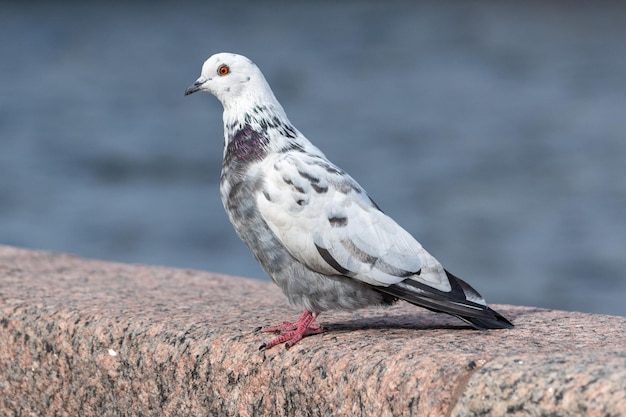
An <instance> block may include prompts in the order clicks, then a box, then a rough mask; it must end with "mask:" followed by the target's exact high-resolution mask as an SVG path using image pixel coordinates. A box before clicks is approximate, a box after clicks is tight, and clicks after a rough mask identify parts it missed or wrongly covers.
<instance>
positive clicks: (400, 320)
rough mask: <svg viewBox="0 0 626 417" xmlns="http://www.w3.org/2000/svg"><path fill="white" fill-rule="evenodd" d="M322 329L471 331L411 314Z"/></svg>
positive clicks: (364, 319) (333, 323)
mask: <svg viewBox="0 0 626 417" xmlns="http://www.w3.org/2000/svg"><path fill="white" fill-rule="evenodd" d="M323 326H324V329H325V330H326V331H327V332H329V333H331V332H338V333H341V332H346V331H354V330H452V329H471V326H468V325H464V324H463V323H459V324H453V323H445V322H443V321H442V320H438V319H436V318H431V317H420V316H415V315H413V314H403V315H397V316H382V317H363V318H358V319H352V320H345V321H337V322H330V323H328V322H327V323H324V325H323Z"/></svg>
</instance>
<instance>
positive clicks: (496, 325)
mask: <svg viewBox="0 0 626 417" xmlns="http://www.w3.org/2000/svg"><path fill="white" fill-rule="evenodd" d="M484 312H485V313H488V314H490V315H491V317H469V316H461V315H458V316H457V317H458V318H460V319H461V320H463V321H465V322H467V323H469V324H471V325H472V326H473V327H474V328H476V329H478V330H487V329H512V328H513V327H515V326H514V325H513V323H511V322H510V321H509V319H507V318H506V317H504V316H503V315H502V314H500V313H498V312H497V311H495V310H493V309H491V308H489V307H486V308H485V310H484Z"/></svg>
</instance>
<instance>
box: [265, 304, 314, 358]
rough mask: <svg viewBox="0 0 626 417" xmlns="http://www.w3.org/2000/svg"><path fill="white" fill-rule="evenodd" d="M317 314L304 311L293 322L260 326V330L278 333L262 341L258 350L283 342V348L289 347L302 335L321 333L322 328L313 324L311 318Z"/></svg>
mask: <svg viewBox="0 0 626 417" xmlns="http://www.w3.org/2000/svg"><path fill="white" fill-rule="evenodd" d="M317 316H318V314H314V313H311V312H310V311H304V312H303V313H302V314H301V315H300V317H299V318H298V320H296V321H295V322H293V323H292V322H288V321H286V322H283V323H282V324H278V325H276V326H265V327H262V328H261V329H260V331H262V332H279V334H280V335H279V336H278V337H277V338H275V339H273V340H270V341H269V342H267V343H263V344H262V345H261V346H260V347H259V350H262V351H263V350H267V349H269V348H271V347H274V346H276V345H279V344H281V343H285V348H286V349H289V348H291V347H292V346H293V345H295V344H296V343H298V342H299V341H300V340H301V339H302V338H303V337H306V336H310V335H313V334H319V333H322V332H323V331H324V329H323V328H322V327H321V326H320V325H317V324H313V320H315V319H316V318H317Z"/></svg>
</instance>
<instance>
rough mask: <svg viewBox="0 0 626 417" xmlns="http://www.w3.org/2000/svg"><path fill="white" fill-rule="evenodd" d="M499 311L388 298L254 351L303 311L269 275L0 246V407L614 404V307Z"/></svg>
mask: <svg viewBox="0 0 626 417" xmlns="http://www.w3.org/2000/svg"><path fill="white" fill-rule="evenodd" d="M495 308H496V309H497V310H498V311H500V312H501V313H503V314H504V315H506V316H507V317H509V318H510V319H512V320H513V321H514V323H515V324H516V326H517V327H516V328H515V329H513V330H493V331H485V332H481V331H474V330H470V329H468V328H467V327H465V326H464V325H463V324H462V323H461V322H459V321H456V320H455V319H454V318H451V317H447V316H444V315H437V314H434V313H431V312H428V311H425V310H421V309H419V308H416V307H413V306H410V305H407V304H398V305H396V306H393V307H389V308H372V309H368V310H361V311H357V312H353V313H339V312H337V313H327V314H325V315H322V316H321V317H320V320H319V321H320V323H321V324H323V325H324V326H325V327H327V328H328V331H327V332H326V333H324V334H323V335H318V336H311V337H307V338H305V339H304V340H302V341H301V342H300V343H298V344H297V345H295V346H294V347H293V348H291V349H290V350H285V349H284V348H282V347H276V348H273V349H270V350H268V351H265V352H260V351H259V350H258V347H259V345H261V343H262V342H264V341H266V340H267V339H268V337H271V335H268V334H262V333H255V332H254V329H255V328H256V327H258V326H261V325H266V324H275V323H277V322H281V321H283V320H286V319H294V318H296V317H297V315H298V314H299V311H297V310H294V309H293V308H290V307H289V306H287V304H286V302H285V300H284V298H283V296H282V295H281V293H280V291H279V290H278V288H276V287H274V286H273V284H271V283H267V282H261V281H255V280H248V279H243V278H235V277H230V276H224V275H216V274H211V273H207V272H199V271H190V270H180V269H170V268H160V267H152V266H140V265H128V264H117V263H108V262H101V261H91V260H84V259H80V258H77V257H74V256H69V255H63V254H52V253H46V252H36V251H28V250H22V249H16V248H12V247H6V246H0V415H1V416H5V415H6V416H39V415H45V416H78V415H79V416H119V415H136V416H174V415H185V416H212V415H238V416H272V415H277V416H282V415H289V416H318V415H319V416H338V415H350V416H405V415H406V416H505V415H513V416H578V415H586V416H619V415H626V353H625V352H626V348H625V345H626V343H624V340H625V337H626V336H625V335H626V318H624V317H613V316H601V315H590V314H583V313H572V312H564V311H551V310H543V309H537V308H530V307H513V306H495Z"/></svg>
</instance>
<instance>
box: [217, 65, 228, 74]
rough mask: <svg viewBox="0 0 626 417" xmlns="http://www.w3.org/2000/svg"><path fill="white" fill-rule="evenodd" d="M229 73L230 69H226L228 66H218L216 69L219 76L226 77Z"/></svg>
mask: <svg viewBox="0 0 626 417" xmlns="http://www.w3.org/2000/svg"><path fill="white" fill-rule="evenodd" d="M229 72H230V68H228V65H220V66H219V68H218V69H217V73H218V74H219V75H220V76H224V75H227V74H228V73H229Z"/></svg>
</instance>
